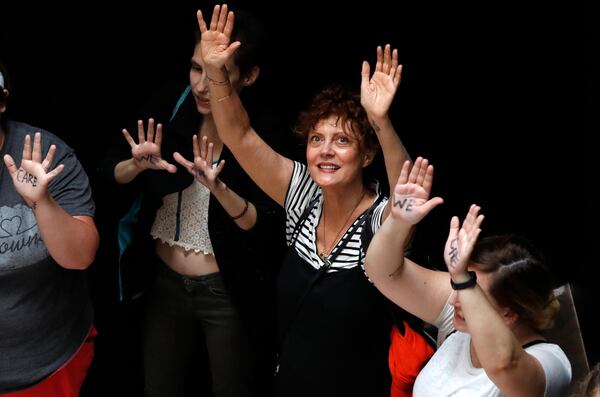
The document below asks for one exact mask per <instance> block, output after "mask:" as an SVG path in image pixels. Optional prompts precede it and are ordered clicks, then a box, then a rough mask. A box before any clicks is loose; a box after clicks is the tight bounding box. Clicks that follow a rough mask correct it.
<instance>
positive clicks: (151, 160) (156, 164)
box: [114, 119, 177, 183]
mask: <svg viewBox="0 0 600 397" xmlns="http://www.w3.org/2000/svg"><path fill="white" fill-rule="evenodd" d="M137 129H138V143H135V141H134V140H133V138H132V137H131V135H130V134H129V131H127V130H126V129H123V136H124V137H125V140H127V143H129V146H131V158H130V159H128V160H123V161H121V162H119V163H117V165H116V166H115V170H114V175H115V180H116V181H117V182H118V183H129V182H131V181H132V180H133V179H134V178H135V177H136V176H138V175H139V174H140V173H141V172H142V171H144V170H147V169H153V170H166V171H168V172H170V173H175V172H177V167H175V166H174V165H173V164H171V163H169V162H168V161H166V160H165V159H163V157H162V154H161V144H162V124H160V123H159V124H158V125H157V126H156V135H155V134H154V119H149V120H148V131H147V132H146V131H144V122H143V121H142V120H138V122H137Z"/></svg>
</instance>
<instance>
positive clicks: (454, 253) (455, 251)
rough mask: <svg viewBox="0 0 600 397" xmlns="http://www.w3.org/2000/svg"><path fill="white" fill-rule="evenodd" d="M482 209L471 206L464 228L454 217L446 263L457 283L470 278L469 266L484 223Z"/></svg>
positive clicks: (446, 248)
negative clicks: (468, 273) (480, 213)
mask: <svg viewBox="0 0 600 397" xmlns="http://www.w3.org/2000/svg"><path fill="white" fill-rule="evenodd" d="M480 209H481V208H480V207H479V206H477V205H475V204H473V205H471V208H469V213H468V214H467V216H466V217H465V220H464V222H463V224H462V227H461V226H460V222H459V220H458V217H456V216H453V217H452V220H451V221H450V232H449V233H448V240H447V241H446V247H445V249H444V261H445V262H446V266H447V267H448V272H449V273H450V276H451V277H452V279H453V280H455V282H461V281H462V280H466V279H467V278H468V275H467V264H468V262H469V258H470V257H471V253H472V252H473V247H475V243H476V242H477V237H478V236H479V233H480V232H481V229H480V228H479V227H480V226H481V222H483V215H478V214H479V210H480Z"/></svg>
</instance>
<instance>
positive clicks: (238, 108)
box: [197, 5, 293, 205]
mask: <svg viewBox="0 0 600 397" xmlns="http://www.w3.org/2000/svg"><path fill="white" fill-rule="evenodd" d="M197 16H198V25H199V26H200V32H201V34H202V36H201V40H200V46H201V52H202V58H203V60H204V67H205V71H206V74H207V76H206V77H207V79H208V82H209V84H208V86H209V92H210V107H211V112H212V115H213V118H214V120H215V124H216V126H217V130H218V132H219V136H220V137H221V140H222V141H223V142H224V143H225V145H227V147H228V148H229V149H230V150H231V152H232V153H233V155H234V156H235V158H236V159H237V161H238V162H239V163H240V165H241V166H242V168H244V170H245V171H246V172H247V173H248V175H250V177H251V178H252V180H254V182H255V183H256V184H257V185H258V186H259V187H260V188H261V189H262V190H263V191H264V192H265V193H267V194H268V195H269V196H270V197H271V198H272V199H273V200H275V201H276V202H277V203H279V204H280V205H284V200H285V195H286V193H287V189H288V186H289V183H290V180H291V177H292V172H293V162H292V161H291V160H290V159H288V158H286V157H283V156H281V155H280V154H279V153H277V152H275V151H274V150H273V149H272V148H271V147H270V146H269V145H267V143H266V142H265V141H263V140H262V139H261V138H260V136H259V135H258V134H257V133H256V131H254V129H253V128H252V126H251V125H250V119H249V117H248V113H247V112H246V109H245V108H244V106H243V105H242V102H241V100H240V98H239V96H238V93H237V91H236V90H235V89H233V87H232V86H231V83H230V80H229V73H228V71H227V68H226V64H227V62H228V61H229V60H230V59H232V58H233V55H234V53H235V51H236V50H237V48H239V47H240V45H243V43H240V42H239V41H236V42H233V43H231V42H230V41H231V34H232V32H233V24H234V14H233V12H229V11H228V10H227V5H223V6H219V5H217V6H215V8H214V11H213V15H212V18H211V21H210V26H209V27H207V26H206V23H205V22H204V19H203V17H202V13H201V12H200V11H198V14H197Z"/></svg>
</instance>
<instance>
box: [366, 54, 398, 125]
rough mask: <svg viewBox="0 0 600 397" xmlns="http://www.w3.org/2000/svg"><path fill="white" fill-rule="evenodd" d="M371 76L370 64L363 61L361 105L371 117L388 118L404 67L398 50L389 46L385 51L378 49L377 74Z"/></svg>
mask: <svg viewBox="0 0 600 397" xmlns="http://www.w3.org/2000/svg"><path fill="white" fill-rule="evenodd" d="M370 74H371V68H370V66H369V63H368V62H367V61H363V65H362V73H361V75H362V81H361V85H360V103H361V104H362V106H363V107H364V108H365V110H366V111H367V113H368V114H369V115H373V116H376V117H384V116H387V113H388V110H389V108H390V106H391V104H392V100H393V99H394V96H395V95H396V90H397V89H398V86H399V85H400V75H401V74H402V65H398V50H397V49H394V50H393V51H392V50H391V47H390V45H389V44H386V46H385V50H382V49H381V46H379V47H377V64H376V65H375V72H374V73H373V76H370Z"/></svg>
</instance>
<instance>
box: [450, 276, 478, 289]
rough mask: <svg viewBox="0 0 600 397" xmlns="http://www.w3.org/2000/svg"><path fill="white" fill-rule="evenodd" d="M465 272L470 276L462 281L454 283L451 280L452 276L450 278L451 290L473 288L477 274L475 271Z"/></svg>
mask: <svg viewBox="0 0 600 397" xmlns="http://www.w3.org/2000/svg"><path fill="white" fill-rule="evenodd" d="M467 273H468V274H469V277H470V278H469V280H467V281H465V282H464V283H455V282H454V280H452V277H451V278H450V285H451V286H452V289H453V290H461V289H467V288H473V287H474V286H475V285H476V284H477V274H475V272H467Z"/></svg>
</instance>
